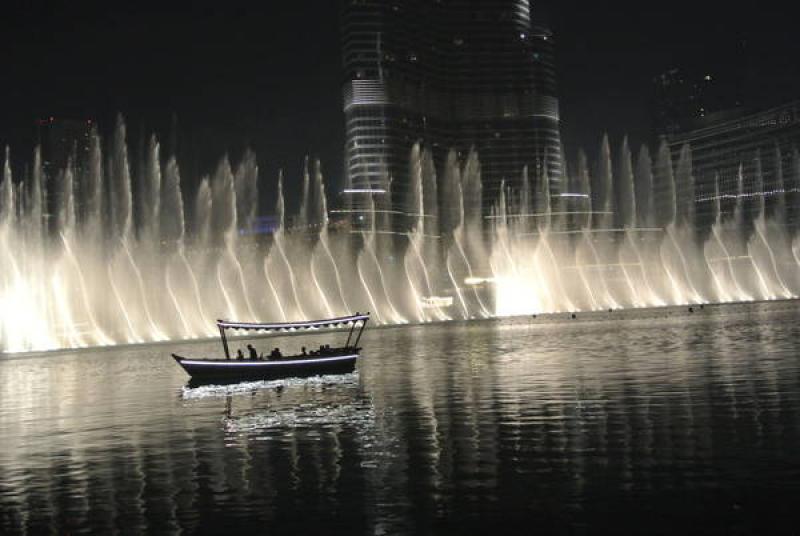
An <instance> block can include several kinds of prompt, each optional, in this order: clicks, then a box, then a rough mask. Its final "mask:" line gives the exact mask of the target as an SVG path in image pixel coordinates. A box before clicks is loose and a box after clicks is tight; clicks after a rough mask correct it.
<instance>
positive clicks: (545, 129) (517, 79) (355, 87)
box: [341, 0, 561, 205]
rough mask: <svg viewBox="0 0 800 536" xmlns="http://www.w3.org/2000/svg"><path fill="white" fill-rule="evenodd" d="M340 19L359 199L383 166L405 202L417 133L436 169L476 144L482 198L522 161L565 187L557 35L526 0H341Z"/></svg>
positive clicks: (351, 173)
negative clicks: (451, 153) (450, 156)
mask: <svg viewBox="0 0 800 536" xmlns="http://www.w3.org/2000/svg"><path fill="white" fill-rule="evenodd" d="M341 28H342V32H341V33H342V53H343V63H344V71H345V80H344V86H343V94H344V112H345V119H346V137H347V141H346V151H345V156H346V164H345V167H346V173H347V174H348V178H349V183H350V185H351V192H349V195H351V196H352V198H351V199H352V201H353V203H355V204H358V199H359V193H360V192H365V191H366V192H369V191H373V192H374V191H380V190H381V189H383V188H384V186H385V180H386V177H387V176H390V177H391V178H392V180H393V183H392V195H393V199H394V204H397V203H398V202H401V201H402V199H403V198H404V196H405V194H406V190H407V178H408V159H409V154H410V149H411V147H412V145H413V144H414V143H416V142H418V141H421V142H422V143H423V145H424V146H425V147H426V148H429V149H432V151H433V155H434V161H435V163H436V167H437V171H440V172H441V169H442V165H443V163H444V162H445V159H446V157H447V152H448V151H449V150H450V149H451V148H453V149H455V150H457V151H458V152H459V154H460V156H461V157H462V158H465V157H466V155H467V153H468V151H469V150H470V149H471V148H473V147H474V148H475V149H477V151H478V154H479V157H480V161H481V169H482V181H483V191H484V200H485V201H486V203H485V205H486V204H487V203H488V202H491V200H492V199H494V198H495V197H496V195H497V193H498V191H499V188H500V183H501V181H503V180H505V181H506V182H507V183H508V184H509V185H512V186H513V185H514V184H515V183H517V184H518V183H519V181H520V178H521V176H522V170H523V167H524V166H528V168H529V170H530V175H531V176H535V175H536V174H537V173H538V174H540V175H542V174H543V173H542V171H543V170H544V169H546V171H547V175H548V177H549V178H550V181H551V183H552V186H551V191H553V192H557V191H558V189H559V181H560V177H561V140H560V132H559V108H558V98H557V92H556V76H555V67H554V38H553V34H552V32H551V31H550V30H549V28H548V27H547V26H546V25H545V24H544V22H543V21H542V20H541V19H540V18H538V13H535V12H534V11H533V7H532V5H531V2H529V1H528V0H437V1H431V0H392V1H388V0H386V1H385V0H344V7H343V10H342V18H341ZM362 199H363V194H362Z"/></svg>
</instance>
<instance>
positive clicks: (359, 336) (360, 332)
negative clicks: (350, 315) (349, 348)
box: [353, 318, 367, 348]
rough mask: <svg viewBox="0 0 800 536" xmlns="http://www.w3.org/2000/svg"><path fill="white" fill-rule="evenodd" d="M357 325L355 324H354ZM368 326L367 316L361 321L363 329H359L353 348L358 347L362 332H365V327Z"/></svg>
mask: <svg viewBox="0 0 800 536" xmlns="http://www.w3.org/2000/svg"><path fill="white" fill-rule="evenodd" d="M353 327H355V325H354V326H353ZM365 327H367V319H366V318H365V319H364V320H362V322H361V329H360V330H358V336H357V337H356V342H355V343H354V344H353V348H358V341H360V340H361V334H362V333H364V328H365Z"/></svg>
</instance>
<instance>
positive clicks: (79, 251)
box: [0, 119, 800, 353]
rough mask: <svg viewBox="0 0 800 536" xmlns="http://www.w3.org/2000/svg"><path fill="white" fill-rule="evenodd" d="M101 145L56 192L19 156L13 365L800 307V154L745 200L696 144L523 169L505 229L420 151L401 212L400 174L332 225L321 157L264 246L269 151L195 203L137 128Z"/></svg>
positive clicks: (7, 169) (447, 169)
mask: <svg viewBox="0 0 800 536" xmlns="http://www.w3.org/2000/svg"><path fill="white" fill-rule="evenodd" d="M90 141H91V143H90V147H89V150H88V155H87V156H86V158H85V161H80V162H78V161H75V159H74V158H72V159H70V161H69V162H68V163H67V164H66V167H65V168H64V169H61V170H58V171H57V172H55V173H53V174H52V176H46V174H45V172H44V169H43V166H42V156H41V154H40V152H39V150H38V149H36V150H35V151H34V154H33V160H32V163H31V165H30V166H28V168H27V173H26V175H25V177H24V180H17V177H15V176H14V174H13V173H12V169H11V165H10V158H9V154H8V150H6V158H5V165H4V167H3V173H2V183H0V352H4V353H10V352H24V351H41V350H53V349H59V348H75V347H87V346H97V345H113V344H125V343H141V342H148V341H161V340H173V339H191V338H199V337H208V336H213V335H214V334H215V326H214V320H215V319H217V318H224V317H228V318H235V319H237V320H243V321H247V320H253V321H255V320H263V319H279V320H281V321H289V320H295V319H303V318H312V317H321V316H336V315H344V314H349V313H352V312H354V311H356V310H361V311H371V312H372V313H373V317H374V318H375V319H376V321H377V322H379V323H384V324H386V323H408V322H434V321H445V320H455V319H474V318H487V317H492V316H506V315H521V314H539V313H559V312H560V313H567V312H570V313H572V312H578V311H591V310H606V309H616V308H631V307H658V306H665V305H679V304H694V303H710V302H734V301H750V300H767V299H787V298H796V297H797V296H798V294H799V293H800V230H799V229H798V226H797V225H796V224H794V223H790V222H792V221H794V220H795V219H796V215H797V214H798V212H800V208H798V207H797V206H795V204H796V200H797V198H798V195H797V191H798V185H800V155H798V152H797V151H794V152H793V153H792V154H791V155H788V158H783V157H784V156H787V155H781V154H780V150H779V149H777V148H776V150H775V152H776V154H774V155H771V156H770V155H766V157H770V158H775V160H776V161H777V162H782V161H784V160H785V161H787V162H789V163H790V165H788V166H783V167H782V166H778V172H777V176H776V177H775V178H774V180H772V181H770V182H771V184H770V185H769V187H765V186H764V179H763V176H762V171H761V159H762V158H764V157H765V156H764V155H756V160H755V165H754V166H751V167H750V166H749V167H748V168H747V169H752V170H753V171H752V173H753V174H754V176H753V177H749V176H748V177H747V179H748V180H747V181H746V180H745V171H744V169H745V168H744V167H741V168H740V170H739V174H738V177H737V180H736V181H735V184H734V185H733V188H730V187H729V188H727V189H726V188H723V187H722V185H721V184H720V182H719V179H718V180H717V181H716V185H715V188H714V191H713V192H712V193H711V194H710V195H705V197H704V196H702V195H698V194H697V193H696V192H695V184H694V182H695V178H694V175H693V170H692V156H691V150H690V149H689V147H685V148H683V150H682V151H681V152H680V154H679V155H678V158H677V159H676V158H674V155H673V154H671V153H670V149H669V147H668V146H667V145H666V144H662V146H661V147H660V148H659V150H658V151H657V153H655V158H651V156H650V152H649V150H648V149H647V148H646V147H643V148H642V149H641V150H640V151H639V153H638V157H636V158H634V157H633V153H632V151H631V149H630V147H629V145H628V141H627V139H626V140H623V142H622V144H621V146H620V148H619V150H618V151H617V152H614V153H612V150H611V146H610V143H609V141H608V139H607V138H604V139H603V142H602V144H601V147H600V151H599V157H598V159H597V162H596V163H595V166H594V167H593V169H594V171H593V172H590V171H589V170H590V166H589V164H588V161H587V159H586V157H585V156H584V155H583V153H581V154H580V155H579V157H578V161H577V166H575V168H574V170H573V173H568V174H567V176H566V177H565V178H564V180H563V181H562V183H561V186H560V187H559V188H558V189H555V188H553V184H552V183H551V179H550V177H549V175H548V170H547V169H524V170H520V172H521V180H519V181H516V183H517V184H519V187H518V188H509V187H507V186H505V185H503V186H502V187H501V190H500V193H499V195H498V197H497V199H494V200H492V201H493V204H492V208H491V210H490V211H489V213H488V214H486V213H485V212H484V210H483V207H485V206H486V204H485V202H484V201H485V200H484V199H483V191H482V183H481V168H480V161H479V158H478V155H477V154H475V153H471V154H469V155H468V156H467V157H466V158H465V159H464V160H460V159H459V158H458V157H457V155H456V154H455V153H454V152H451V153H450V154H449V155H448V157H447V159H446V162H445V163H444V166H443V169H441V170H439V173H438V174H437V170H436V169H435V167H434V163H433V157H432V155H431V153H430V152H429V151H427V150H424V149H423V148H421V147H420V146H419V145H416V146H414V148H413V150H412V151H411V153H410V155H409V158H410V166H409V169H410V170H411V171H410V174H411V175H410V177H409V178H408V180H407V181H405V184H408V185H409V188H408V191H406V192H403V193H404V194H405V197H404V198H403V199H399V197H398V192H393V191H392V189H393V188H392V185H393V181H392V180H391V178H390V177H386V178H385V180H384V181H383V184H382V186H381V187H380V188H375V192H374V193H368V194H361V195H365V198H364V199H365V202H364V203H362V204H360V205H359V207H358V208H354V207H353V206H347V207H345V210H333V211H331V210H329V208H328V199H327V195H326V188H325V181H324V177H323V174H322V168H321V165H320V163H319V162H316V161H315V162H310V161H308V160H307V161H306V164H305V167H304V172H303V176H302V184H303V189H302V200H301V203H300V206H299V209H298V211H297V212H296V214H289V213H287V210H286V205H285V201H284V198H283V176H282V175H281V176H279V178H278V180H277V194H276V198H277V204H276V206H275V210H274V213H275V216H276V222H277V224H276V229H275V230H274V232H272V233H267V234H261V235H258V234H256V233H252V232H250V231H251V230H252V229H253V228H254V225H255V222H256V218H257V215H258V214H259V207H258V206H257V199H258V191H259V189H260V188H263V187H264V186H263V183H262V182H260V181H259V171H258V166H257V164H256V157H255V154H253V153H252V152H247V153H246V154H245V155H244V156H243V157H242V158H241V161H240V162H239V163H238V165H236V166H232V165H231V163H230V161H229V160H228V158H227V157H225V158H223V159H222V160H221V161H220V162H219V164H218V166H217V167H216V169H215V170H214V172H213V174H211V175H210V176H206V177H203V178H202V179H201V180H200V182H199V186H198V187H197V188H196V189H195V191H194V192H191V194H190V192H189V191H188V189H187V188H186V187H185V185H184V184H183V183H182V181H181V170H180V166H179V162H178V161H177V160H176V159H175V158H174V157H168V158H166V161H165V163H162V155H161V153H160V151H161V148H160V145H159V143H158V140H157V139H156V138H155V137H151V138H150V139H149V140H148V141H147V143H146V147H145V150H144V153H143V154H144V157H143V159H142V160H143V164H142V165H141V166H139V167H140V169H139V172H138V175H136V176H132V173H131V167H130V164H129V158H128V142H127V139H126V129H125V124H124V122H123V121H122V120H121V119H120V120H119V121H118V123H117V125H116V127H115V129H114V133H113V136H111V139H110V140H108V143H106V144H104V143H103V140H102V139H101V138H100V136H99V135H98V133H97V132H96V131H95V132H93V133H92V136H91V140H90ZM612 154H614V155H616V156H615V157H614V158H612ZM545 160H546V159H545ZM564 168H565V169H566V166H565V167H564ZM748 173H749V172H748ZM509 179H514V178H513V177H509ZM134 180H135V181H136V182H135V184H136V186H137V187H136V188H133V184H134V183H133V181H134ZM745 184H753V185H755V186H754V187H753V188H752V190H751V191H747V190H746V189H745V186H744V185H745ZM49 190H51V191H49ZM789 193H791V194H792V195H789ZM184 200H187V202H185V201H184ZM393 200H394V201H402V203H400V202H397V203H396V202H393ZM693 200H695V202H693ZM696 202H702V203H708V205H706V206H708V207H710V209H711V221H710V222H709V223H708V224H702V223H698V221H697V220H698V218H697V216H696V214H695V210H694V208H695V205H696ZM187 207H189V208H190V209H191V210H187ZM398 207H402V209H398ZM750 209H752V210H750ZM267 212H269V211H267ZM331 214H337V215H342V214H345V215H346V218H347V221H348V222H353V221H356V222H357V225H348V224H343V222H342V221H338V222H332V221H331V219H330V216H331ZM333 223H336V225H334V224H333Z"/></svg>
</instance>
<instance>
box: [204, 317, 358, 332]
mask: <svg viewBox="0 0 800 536" xmlns="http://www.w3.org/2000/svg"><path fill="white" fill-rule="evenodd" d="M367 320H369V313H367V314H356V315H351V316H340V317H336V318H325V319H322V320H305V321H301V322H271V323H269V324H257V323H253V322H232V321H230V320H217V326H218V327H219V329H220V331H222V330H225V329H241V330H247V331H291V330H298V329H317V328H324V327H331V326H334V327H344V326H350V325H351V324H355V323H357V322H366V321H367Z"/></svg>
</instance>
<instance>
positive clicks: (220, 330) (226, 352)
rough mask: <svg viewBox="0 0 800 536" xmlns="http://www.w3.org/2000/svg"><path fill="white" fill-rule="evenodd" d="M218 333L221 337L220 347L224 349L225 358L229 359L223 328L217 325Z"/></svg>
mask: <svg viewBox="0 0 800 536" xmlns="http://www.w3.org/2000/svg"><path fill="white" fill-rule="evenodd" d="M219 335H220V337H222V347H223V348H224V349H225V359H230V358H231V354H230V352H229V351H228V339H227V338H226V337H225V328H223V327H222V326H220V327H219Z"/></svg>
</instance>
